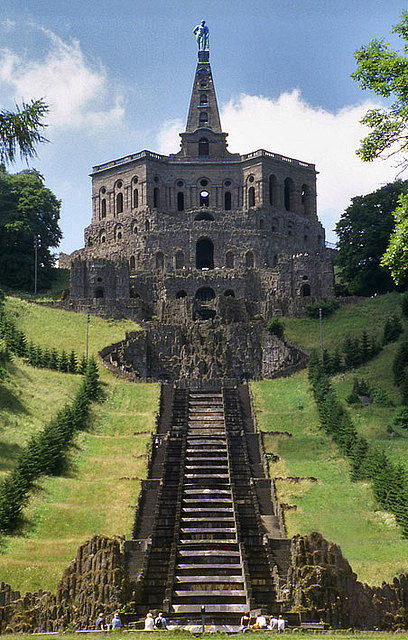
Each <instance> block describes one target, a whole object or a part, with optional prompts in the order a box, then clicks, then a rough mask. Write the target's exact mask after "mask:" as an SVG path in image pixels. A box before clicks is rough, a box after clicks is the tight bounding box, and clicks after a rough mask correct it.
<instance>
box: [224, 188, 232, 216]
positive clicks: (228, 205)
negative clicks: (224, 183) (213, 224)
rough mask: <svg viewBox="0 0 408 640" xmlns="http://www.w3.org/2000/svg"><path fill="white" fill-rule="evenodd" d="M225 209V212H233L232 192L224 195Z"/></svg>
mask: <svg viewBox="0 0 408 640" xmlns="http://www.w3.org/2000/svg"><path fill="white" fill-rule="evenodd" d="M224 209H225V211H230V210H231V191H226V192H225V193H224Z"/></svg>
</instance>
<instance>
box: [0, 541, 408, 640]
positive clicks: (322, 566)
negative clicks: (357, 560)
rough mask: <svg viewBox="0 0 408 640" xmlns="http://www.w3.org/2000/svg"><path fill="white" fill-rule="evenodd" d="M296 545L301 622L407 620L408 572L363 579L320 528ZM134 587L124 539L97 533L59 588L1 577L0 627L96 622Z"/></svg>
mask: <svg viewBox="0 0 408 640" xmlns="http://www.w3.org/2000/svg"><path fill="white" fill-rule="evenodd" d="M291 552H292V565H291V567H290V569H289V580H288V587H289V593H288V600H287V603H288V605H289V606H290V607H291V610H292V611H295V612H298V613H300V617H301V620H302V622H326V623H327V624H328V625H330V626H331V627H333V628H356V629H383V630H397V629H407V628H408V615H407V612H408V574H403V575H400V576H399V578H395V579H394V581H393V583H392V584H386V583H383V584H382V586H379V587H370V586H367V585H365V584H362V583H361V582H358V581H357V577H356V575H355V573H353V571H352V568H351V567H350V565H349V563H348V562H347V560H346V559H345V558H344V557H343V555H342V553H341V550H340V548H339V547H338V545H336V544H333V543H331V542H328V541H327V540H325V539H324V538H323V537H322V536H321V535H320V534H319V533H312V534H310V535H308V536H301V535H297V536H295V537H294V538H292V541H291ZM135 588H136V585H135V584H133V585H132V584H129V582H128V581H127V577H126V561H125V554H124V552H123V550H122V548H121V542H120V541H119V540H117V539H109V538H105V537H103V536H95V537H94V538H92V540H90V541H89V542H86V543H85V544H83V545H81V546H80V547H79V548H78V551H77V555H76V557H75V559H74V560H73V561H72V562H71V564H70V565H69V566H68V567H67V568H66V570H65V571H64V574H63V576H62V578H61V580H60V581H59V583H58V586H57V591H56V593H55V594H51V593H49V592H42V591H39V592H38V593H33V594H31V593H27V594H25V595H24V596H21V595H20V593H19V592H18V591H13V590H12V588H11V587H10V586H9V585H7V584H4V583H1V584H0V633H5V632H13V633H19V632H27V633H32V632H44V631H63V630H67V629H69V628H81V629H92V628H94V625H95V620H96V617H97V614H98V612H99V611H103V612H104V613H105V616H106V617H107V618H108V619H109V617H110V616H112V615H113V613H114V611H116V610H118V609H121V608H122V606H123V605H124V604H126V603H132V602H134V599H135V596H136V593H137V589H136V591H135Z"/></svg>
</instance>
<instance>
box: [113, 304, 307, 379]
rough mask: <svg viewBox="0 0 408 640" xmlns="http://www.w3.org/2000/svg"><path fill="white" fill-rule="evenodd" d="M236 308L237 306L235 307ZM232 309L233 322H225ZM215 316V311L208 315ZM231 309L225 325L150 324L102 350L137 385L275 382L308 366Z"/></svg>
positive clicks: (297, 351)
mask: <svg viewBox="0 0 408 640" xmlns="http://www.w3.org/2000/svg"><path fill="white" fill-rule="evenodd" d="M233 302H238V301H235V300H234V301H233ZM228 309H229V311H230V313H231V317H230V318H229V322H225V314H226V313H227V310H228ZM208 310H209V311H211V309H208ZM233 312H234V310H233V309H232V308H231V307H230V306H228V307H227V308H226V309H225V310H224V318H223V320H221V321H220V320H218V319H214V320H208V321H205V322H196V323H190V324H188V325H164V324H156V323H155V324H151V325H149V327H148V328H147V329H146V330H145V331H143V332H139V333H129V334H127V337H126V340H124V341H122V342H119V343H116V344H114V345H112V346H110V347H107V348H106V349H103V351H102V352H101V356H102V358H103V360H104V362H105V364H106V365H107V366H108V367H113V368H114V369H116V370H122V371H123V372H124V373H130V374H131V375H132V377H133V378H134V379H135V380H161V381H166V382H168V381H176V380H181V379H187V380H195V379H198V378H203V379H204V380H212V379H221V378H236V379H237V380H244V379H246V380H248V379H255V380H256V379H259V378H273V377H275V376H277V375H285V374H287V373H288V372H293V371H295V370H296V368H300V367H302V366H305V364H306V359H307V355H306V353H304V352H303V351H301V350H300V349H298V348H297V347H295V345H293V344H291V343H289V342H284V341H281V340H279V339H278V338H277V337H276V336H273V335H270V334H269V333H268V332H266V331H265V330H264V328H263V323H262V322H259V321H258V322H256V321H252V322H242V321H240V319H239V315H240V314H239V310H238V314H237V315H238V321H237V318H234V317H233Z"/></svg>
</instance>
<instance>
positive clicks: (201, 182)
mask: <svg viewBox="0 0 408 640" xmlns="http://www.w3.org/2000/svg"><path fill="white" fill-rule="evenodd" d="M200 184H201V186H202V187H206V186H207V184H208V180H200Z"/></svg>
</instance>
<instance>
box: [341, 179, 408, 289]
mask: <svg viewBox="0 0 408 640" xmlns="http://www.w3.org/2000/svg"><path fill="white" fill-rule="evenodd" d="M407 191H408V181H404V182H402V181H400V180H397V181H395V182H392V183H390V184H387V185H385V186H384V187H381V189H377V190H376V191H374V192H373V193H369V194H368V195H365V196H357V197H355V198H352V201H351V205H350V206H349V207H347V209H346V210H345V212H344V213H343V214H342V215H341V217H340V220H339V222H338V223H337V225H336V233H337V236H338V238H339V240H338V249H339V252H338V256H337V259H336V262H337V264H338V266H339V267H340V269H341V275H342V278H343V280H344V281H345V283H346V284H347V286H348V288H349V289H350V291H351V292H352V293H354V294H357V295H365V296H369V295H373V294H374V293H384V292H386V291H389V290H391V289H393V288H395V283H394V282H393V280H392V278H391V276H390V274H389V271H388V269H387V268H386V267H385V266H384V265H383V266H382V264H381V258H382V256H383V254H384V251H385V250H386V248H387V245H388V242H389V239H390V236H391V233H392V230H393V228H394V217H393V211H394V209H395V207H396V206H397V204H398V199H399V197H400V195H401V194H402V193H406V192H407Z"/></svg>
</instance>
